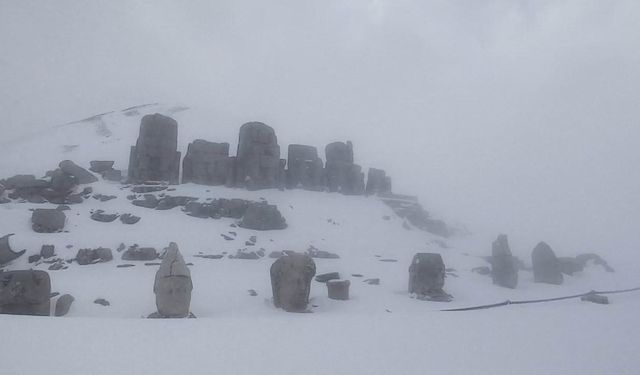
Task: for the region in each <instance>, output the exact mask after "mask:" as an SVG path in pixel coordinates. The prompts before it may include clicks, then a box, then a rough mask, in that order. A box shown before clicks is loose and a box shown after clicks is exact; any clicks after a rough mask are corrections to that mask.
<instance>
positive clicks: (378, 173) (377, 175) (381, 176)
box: [366, 168, 391, 195]
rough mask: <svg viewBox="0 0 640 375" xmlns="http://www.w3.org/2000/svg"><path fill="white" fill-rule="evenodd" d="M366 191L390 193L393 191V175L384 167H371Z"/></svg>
mask: <svg viewBox="0 0 640 375" xmlns="http://www.w3.org/2000/svg"><path fill="white" fill-rule="evenodd" d="M366 193H367V194H368V195H373V194H390V193H391V177H388V176H387V173H386V172H385V171H383V170H382V169H376V168H369V172H368V173H367V187H366Z"/></svg>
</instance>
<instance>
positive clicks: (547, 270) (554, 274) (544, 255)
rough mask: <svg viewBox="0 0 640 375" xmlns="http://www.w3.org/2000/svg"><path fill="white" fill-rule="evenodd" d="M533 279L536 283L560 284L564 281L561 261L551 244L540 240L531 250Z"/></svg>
mask: <svg viewBox="0 0 640 375" xmlns="http://www.w3.org/2000/svg"><path fill="white" fill-rule="evenodd" d="M531 263H532V264H533V280H534V282H536V283H547V284H554V285H560V284H562V282H563V281H564V277H563V276H562V270H561V268H560V262H559V261H558V258H557V257H556V254H555V253H554V252H553V249H551V246H549V245H547V244H546V243H545V242H540V243H539V244H538V245H537V246H536V247H535V248H534V249H533V251H532V252H531Z"/></svg>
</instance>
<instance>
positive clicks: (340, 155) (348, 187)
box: [325, 141, 365, 195]
mask: <svg viewBox="0 0 640 375" xmlns="http://www.w3.org/2000/svg"><path fill="white" fill-rule="evenodd" d="M325 154H326V157H327V163H326V166H325V175H326V181H327V187H328V189H329V191H331V192H340V193H342V194H347V195H359V194H364V192H365V183H364V173H362V168H361V167H360V166H359V165H356V164H354V162H353V144H352V143H351V142H350V141H347V142H346V143H344V142H333V143H330V144H328V145H327V146H326V147H325Z"/></svg>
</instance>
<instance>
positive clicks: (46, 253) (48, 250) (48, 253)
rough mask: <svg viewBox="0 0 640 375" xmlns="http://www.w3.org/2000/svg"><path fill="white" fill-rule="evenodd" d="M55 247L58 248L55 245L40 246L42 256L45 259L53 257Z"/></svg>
mask: <svg viewBox="0 0 640 375" xmlns="http://www.w3.org/2000/svg"><path fill="white" fill-rule="evenodd" d="M55 249H56V248H55V246H53V245H42V247H41V248H40V256H42V257H43V258H44V259H48V258H51V257H52V256H54V255H55Z"/></svg>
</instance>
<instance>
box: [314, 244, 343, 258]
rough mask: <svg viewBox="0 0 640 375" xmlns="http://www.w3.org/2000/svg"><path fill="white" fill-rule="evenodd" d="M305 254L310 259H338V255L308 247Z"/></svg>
mask: <svg viewBox="0 0 640 375" xmlns="http://www.w3.org/2000/svg"><path fill="white" fill-rule="evenodd" d="M307 254H309V256H310V257H312V258H318V259H339V258H340V256H339V255H338V254H334V253H330V252H328V251H325V250H319V249H317V248H315V247H314V246H309V248H308V249H307Z"/></svg>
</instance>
